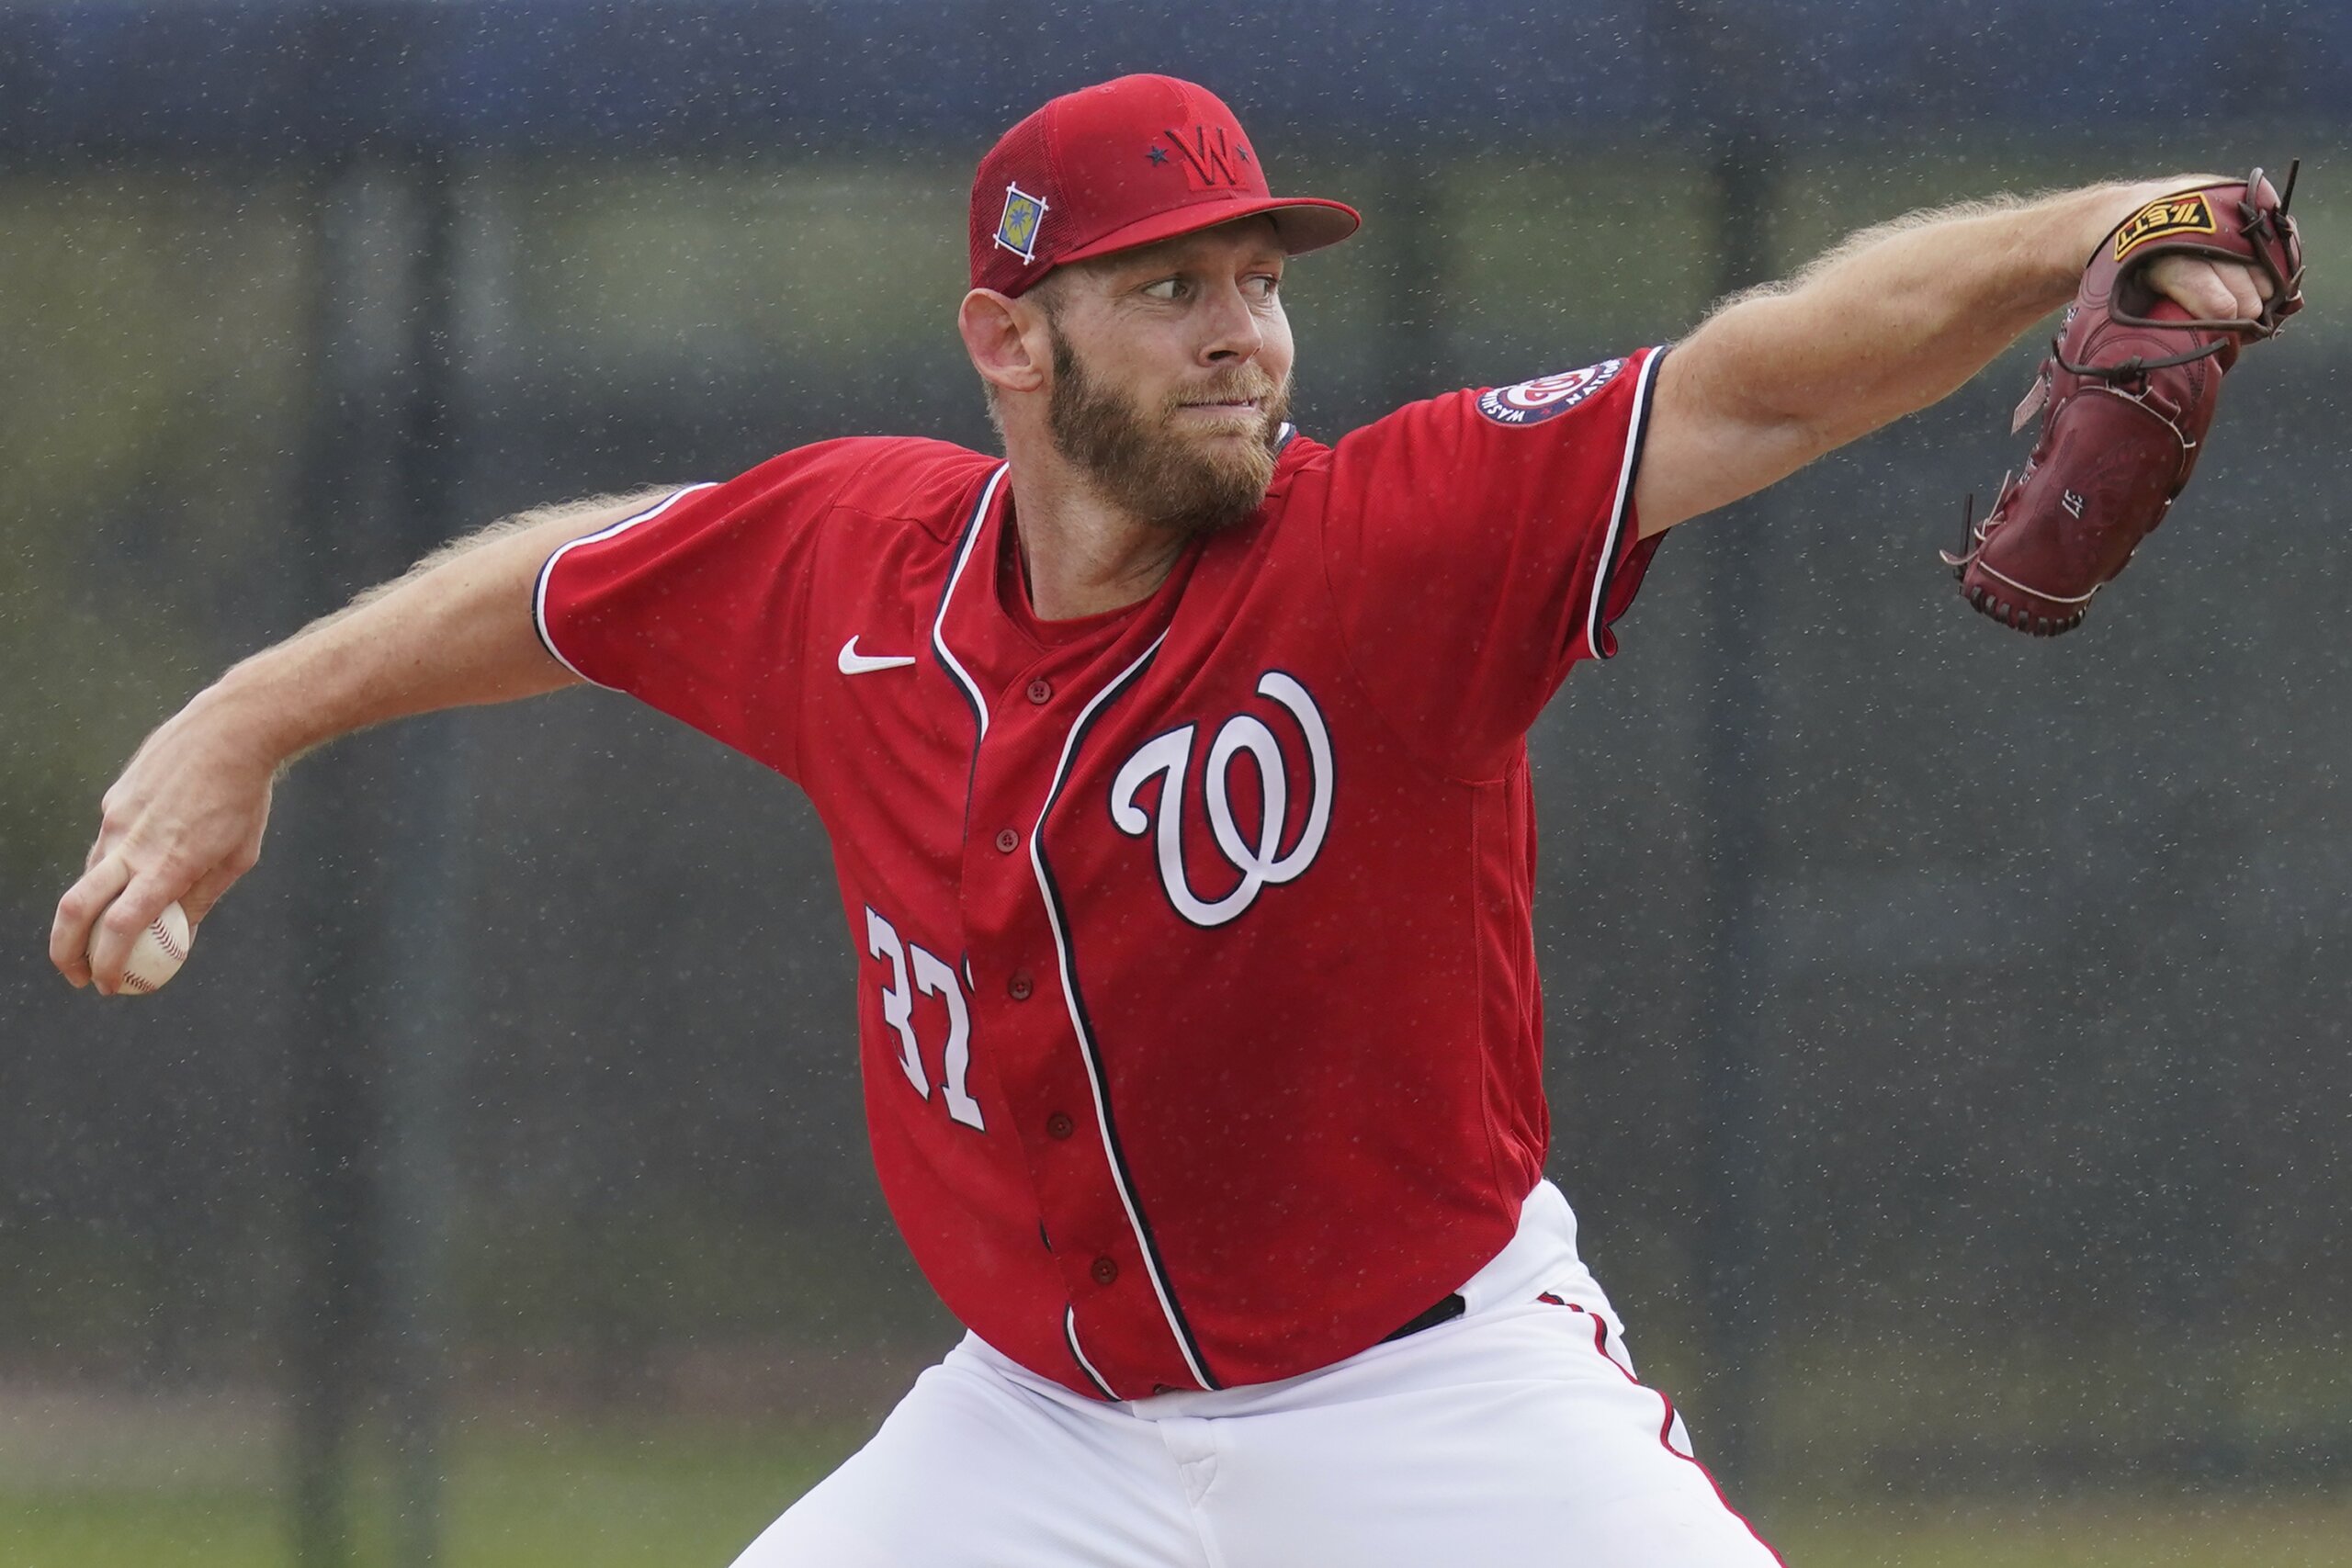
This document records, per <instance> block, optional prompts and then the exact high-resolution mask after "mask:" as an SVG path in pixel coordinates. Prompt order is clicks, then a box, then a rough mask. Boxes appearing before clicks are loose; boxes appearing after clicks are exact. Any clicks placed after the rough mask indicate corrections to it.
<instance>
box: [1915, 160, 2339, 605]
mask: <svg viewBox="0 0 2352 1568" xmlns="http://www.w3.org/2000/svg"><path fill="white" fill-rule="evenodd" d="M2294 191H2295V176H2294V172H2293V170H2291V169H2290V171H2289V172H2288V175H2287V194H2286V195H2285V196H2283V197H2282V196H2280V195H2279V194H2278V192H2277V191H2276V190H2274V189H2272V188H2271V186H2270V182H2269V181H2267V180H2266V179H2264V178H2263V177H2262V171H2261V170H2260V169H2256V170H2255V171H2254V172H2253V173H2252V174H2251V175H2247V176H2246V177H2245V180H2244V181H2243V182H2240V183H2232V184H2228V185H2215V186H2204V187H2202V188H2200V189H2196V190H2186V191H2181V192H2179V193H2178V194H2177V195H2173V196H2167V197H2164V198H2163V199H2161V200H2158V201H2152V202H2150V203H2149V204H2148V205H2147V206H2145V207H2143V208H2142V209H2140V210H2139V211H2137V212H2135V213H2133V214H2132V215H2131V217H2130V218H2128V219H2126V220H2124V221H2123V222H2122V223H2121V224H2120V225H2119V226H2117V228H2116V229H2115V230H2114V231H2113V232H2111V233H2110V234H2109V236H2108V237H2107V238H2106V239H2105V240H2103V241H2101V242H2100V243H2099V247H2098V251H2097V252H2095V253H2094V254H2092V256H2091V259H2090V265H2088V266H2086V268H2085V269H2084V271H2083V286H2082V288H2081V290H2080V291H2079V292H2077V293H2076V294H2075V302H2074V303H2073V304H2071V305H2069V306H2067V307H2066V316H2065V320H2064V321H2063V322H2061V323H2060V326H2059V331H2058V336H2057V337H2056V338H2055V339H2053V340H2052V343H2051V344H2050V357H2049V358H2048V359H2045V360H2043V361H2042V362H2041V374H2040V375H2039V376H2038V377H2037V378H2035V380H2034V384H2033V387H2032V389H2031V390H2030V391H2028V392H2027V393H2026V398H2025V401H2023V402H2022V403H2020V404H2018V412H2017V420H2016V422H2015V423H2013V424H2012V425H2011V426H2010V429H2011V430H2012V431H2018V430H2022V429H2024V428H2025V424H2026V422H2027V421H2028V420H2030V419H2031V418H2032V417H2033V416H2034V413H2035V412H2037V411H2040V412H2041V414H2042V421H2041V438H2040V439H2039V440H2037V441H2035V443H2034V444H2033V451H2032V453H2031V455H2030V456H2029V457H2027V458H2026V462H2025V468H2024V469H2023V471H2021V472H2019V473H2018V474H2016V475H2014V476H2013V477H2010V478H2007V479H2003V480H2002V481H2001V493H2000V495H1999V496H1998V497H1997V498H1996V500H1995V501H1994V502H1993V510H1992V511H1991V512H1990V513H1987V514H1986V516H1985V520H1984V521H1983V522H1981V523H1973V524H1972V525H1970V527H1969V533H1968V537H1967V539H1966V540H1965V551H1964V553H1962V554H1961V555H1957V556H1955V555H1953V554H1951V552H1950V551H1946V552H1944V562H1945V564H1946V565H1948V566H1950V567H1951V569H1952V575H1953V576H1955V577H1957V578H1958V579H1959V580H1960V591H1961V592H1962V595H1963V596H1964V597H1966V599H1967V600H1968V602H1969V604H1972V605H1973V606H1974V607H1975V608H1976V609H1978V610H1980V611H1982V612H1983V613H1984V614H1985V615H1990V616H1992V617H1993V618H1994V619H1995V620H1996V621H1999V622H2001V623H2002V624H2003V625H2005V626H2014V627H2016V628H2017V629H2018V630H2019V631H2022V632H2030V633H2031V634H2032V635H2033V636H2035V637H2055V636H2057V635H2058V634H2059V633H2060V632H2063V631H2068V630H2071V629H2073V628H2074V627H2075V626H2079V625H2081V624H2082V619H2083V614H2084V612H2085V611H2086V609H2088V608H2089V606H2090V602H2091V595H2093V594H2094V593H2097V592H2098V590H2099V587H2100V585H2101V584H2103V583H2105V582H2107V581H2109V580H2111V579H2112V578H2113V577H2114V576H2115V575H2116V573H2118V572H2120V571H2121V570H2123V568H2124V565H2125V564H2126V563H2127V562H2129V561H2130V560H2131V552H2132V551H2133V550H2135V549H2137V548H2138V547H2139V545H2140V541H2141V540H2142V539H2144V538H2146V537H2147V536H2148V535H2149V534H2150V533H2151V532H2153V531H2154V528H2155V526H2156V525H2157V524H2159V523H2161V522H2163V521H2164V516H2165V511H2166V510H2167V509H2168V508H2169V507H2170V506H2171V505H2172V502H2173V498H2174V497H2175V496H2177V495H2178V494H2179V493H2180V492H2181V490H2182V488H2183V487H2184V486H2186V485H2187V484H2188V476H2189V473H2190V472H2191V470H2193V469H2194V468H2196V467H2197V455H2198V454H2199V452H2200V451H2202V450H2203V449H2204V445H2205V429H2206V426H2208V425H2209V424H2211V423H2212V421H2213V409H2214V406H2215V404H2216V402H2217V401H2218V400H2219V399H2220V396H2221V389H2222V377H2223V376H2224V375H2226V374H2227V373H2228V372H2229V369H2230V367H2231V366H2233V365H2234V364H2236V363H2237V356H2238V350H2239V348H2240V347H2241V346H2242V345H2244V344H2246V343H2249V342H2251V341H2253V340H2254V339H2256V338H2266V337H2269V336H2270V335H2272V334H2273V333H2276V332H2278V326H2279V323H2280V322H2281V321H2285V320H2286V319H2287V318H2288V317H2289V316H2291V315H2293V314H2294V313H2295V312H2296V311H2297V310H2301V309H2302V306H2303V296H2302V278H2303V250H2302V242H2301V239H2300V238H2299V237H2298V236H2297V234H2296V232H2295V220H2293V219H2291V218H2290V217H2288V216H2287V204H2288V202H2289V201H2290V200H2291V199H2292V198H2293V197H2294ZM2184 253H2186V254H2191V255H2202V256H2211V257H2215V258H2217V259H2220V260H2224V261H2233V262H2243V263H2246V264H2248V265H2252V266H2254V267H2255V268H2256V270H2257V271H2259V272H2262V273H2263V274H2265V275H2266V276H2268V277H2269V279H2270V283H2271V288H2272V293H2271V297H2270V299H2268V300H2267V301H2266V302H2265V304H2264V306H2263V309H2262V314H2261V315H2259V316H2256V317H2253V318H2250V319H2247V320H2242V321H2192V320H2191V319H2190V317H2189V314H2188V311H2186V310H2182V309H2181V308H2180V307H2179V306H2178V305H2177V304H2175V303H2174V302H2173V301H2171V300H2170V299H2164V298H2162V297H2160V296H2158V295H2157V294H2155V293H2154V290H2153V289H2151V288H2149V287H2148V284H2147V269H2148V265H2149V264H2150V263H2152V262H2154V260H2155V259H2156V258H2157V257H2159V256H2165V255H2176V254H2184ZM1972 510H1973V508H1972Z"/></svg>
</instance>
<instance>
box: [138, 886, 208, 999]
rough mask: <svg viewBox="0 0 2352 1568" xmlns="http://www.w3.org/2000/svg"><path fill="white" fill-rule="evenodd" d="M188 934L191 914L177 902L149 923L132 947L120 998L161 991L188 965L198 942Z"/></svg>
mask: <svg viewBox="0 0 2352 1568" xmlns="http://www.w3.org/2000/svg"><path fill="white" fill-rule="evenodd" d="M195 940H196V939H195V938H194V937H192V936H190V935H189V934H188V929H187V910H185V909H183V908H180V907H179V905H178V904H177V903H176V902H174V903H170V904H166V905H164V912H163V913H162V914H160V915H158V916H156V917H155V918H154V919H152V920H150V921H148V922H147V929H146V930H145V931H141V932H140V933H139V940H138V941H137V942H132V943H131V944H130V962H129V963H128V964H125V965H124V966H123V972H122V990H121V992H120V993H119V994H120V995H123V996H127V997H143V996H145V995H146V994H147V993H148V992H150V991H160V990H162V989H163V988H164V982H165V981H167V980H169V979H170V978H171V977H172V976H175V975H176V974H178V973H179V972H180V965H181V964H185V963H187V950H188V948H189V947H190V945H192V944H193V943H194V942H195Z"/></svg>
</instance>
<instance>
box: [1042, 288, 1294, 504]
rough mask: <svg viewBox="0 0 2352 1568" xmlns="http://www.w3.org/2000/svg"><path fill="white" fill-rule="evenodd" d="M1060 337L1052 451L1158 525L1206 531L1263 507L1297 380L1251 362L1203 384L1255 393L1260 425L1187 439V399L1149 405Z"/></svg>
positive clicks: (1210, 395) (1214, 390)
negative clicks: (1102, 376)
mask: <svg viewBox="0 0 2352 1568" xmlns="http://www.w3.org/2000/svg"><path fill="white" fill-rule="evenodd" d="M1049 330H1050V331H1052V333H1053V340H1054V393H1053V400H1052V403H1051V405H1050V408H1049V410H1048V417H1049V419H1050V420H1051V424H1052V431H1053V437H1054V447H1055V450H1057V451H1058V452H1059V453H1061V455H1062V456H1063V457H1066V458H1068V459H1069V461H1070V462H1071V463H1073V464H1075V465H1076V466H1077V467H1078V468H1080V470H1082V471H1083V472H1084V473H1085V474H1086V476H1087V478H1088V479H1091V481H1092V482H1093V484H1094V486H1095V488H1096V489H1097V490H1099V491H1102V493H1103V499H1105V500H1107V501H1109V502H1112V504H1114V505H1115V506H1117V507H1118V508H1120V510H1122V511H1124V512H1125V513H1127V514H1128V515H1129V516H1131V517H1134V518H1136V520H1138V521H1140V522H1142V523H1145V524H1148V525H1150V526H1152V527H1154V528H1164V529H1167V530H1168V531H1170V533H1176V534H1185V535H1192V534H1208V533H1214V532H1216V530H1217V529H1220V528H1229V527H1231V526H1233V525H1235V524H1236V523H1238V522H1240V521H1241V520H1242V519H1243V518H1245V517H1247V516H1249V515H1250V513H1252V512H1255V511H1256V510H1257V509H1258V505H1259V503H1260V502H1262V501H1264V500H1265V499H1266V487H1267V486H1268V485H1269V484H1272V482H1273V478H1274V442H1275V437H1276V436H1277V435H1278V434H1280V433H1281V431H1282V427H1283V418H1284V417H1285V416H1286V415H1287V414H1288V413H1289V412H1290V382H1289V380H1288V378H1284V379H1283V381H1282V382H1281V383H1280V384H1277V383H1276V382H1275V381H1274V378H1272V377H1271V376H1269V375H1267V374H1266V373H1265V372H1264V371H1263V370H1261V369H1259V368H1258V367H1256V366H1254V365H1250V366H1244V367H1241V368H1239V369H1238V370H1236V371H1234V372H1232V373H1231V374H1229V375H1227V376H1226V377H1224V378H1220V379H1218V380H1216V381H1215V382H1212V383H1210V384H1209V386H1207V387H1205V388H1203V389H1198V390H1196V391H1195V392H1194V393H1193V396H1194V397H1198V398H1204V399H1210V400H1217V399H1228V398H1229V399H1240V398H1255V399H1257V400H1258V408H1259V413H1260V422H1259V428H1258V430H1257V431H1255V432H1254V433H1252V434H1251V435H1250V437H1249V438H1247V439H1241V440H1236V439H1233V438H1230V437H1215V438H1210V439H1205V440H1204V439H1199V438H1195V439H1190V440H1188V439H1186V438H1185V437H1184V436H1183V435H1182V434H1180V433H1179V432H1178V430H1177V428H1176V422H1177V420H1178V419H1180V418H1182V417H1183V416H1182V415H1181V414H1180V413H1179V412H1178V410H1179V408H1180V407H1181V406H1182V405H1181V404H1180V403H1179V402H1178V400H1176V399H1175V398H1173V397H1170V399H1169V400H1168V401H1167V402H1165V403H1164V404H1162V405H1161V407H1160V408H1159V409H1158V410H1157V411H1155V412H1152V413H1146V412H1144V411H1142V410H1140V409H1138V408H1137V407H1136V405H1135V403H1134V402H1133V401H1132V400H1129V399H1128V398H1127V397H1126V396H1125V394H1124V393H1123V392H1121V391H1120V389H1118V388H1116V387H1112V386H1105V385H1103V383H1101V382H1098V381H1096V380H1094V379H1093V378H1091V377H1089V376H1088V375H1087V374H1086V370H1085V368H1084V367H1082V366H1081V365H1080V364H1079V361H1078V355H1077V354H1076V353H1075V352H1073V351H1072V349H1071V348H1070V345H1069V339H1067V338H1065V337H1064V336H1062V334H1061V332H1060V330H1059V329H1058V328H1049Z"/></svg>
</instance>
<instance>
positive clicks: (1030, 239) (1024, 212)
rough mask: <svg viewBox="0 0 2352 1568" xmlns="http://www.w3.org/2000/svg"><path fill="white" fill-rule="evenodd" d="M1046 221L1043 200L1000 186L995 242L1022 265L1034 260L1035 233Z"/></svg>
mask: <svg viewBox="0 0 2352 1568" xmlns="http://www.w3.org/2000/svg"><path fill="white" fill-rule="evenodd" d="M1045 221H1046V198H1045V197H1041V196H1031V195H1030V194H1029V193H1028V192H1027V191H1025V190H1023V189H1022V188H1021V187H1020V186H1015V185H1009V186H1005V187H1004V216H1003V217H1001V218H999V219H998V220H996V243H998V244H1000V245H1001V246H1003V247H1004V248H1005V249H1006V250H1008V251H1011V252H1012V254H1014V255H1016V256H1019V257H1020V258H1021V260H1022V262H1023V265H1026V264H1028V263H1030V262H1033V261H1035V260H1036V259H1037V231H1038V229H1039V228H1040V227H1041V226H1042V225H1043V224H1044V223H1045Z"/></svg>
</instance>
